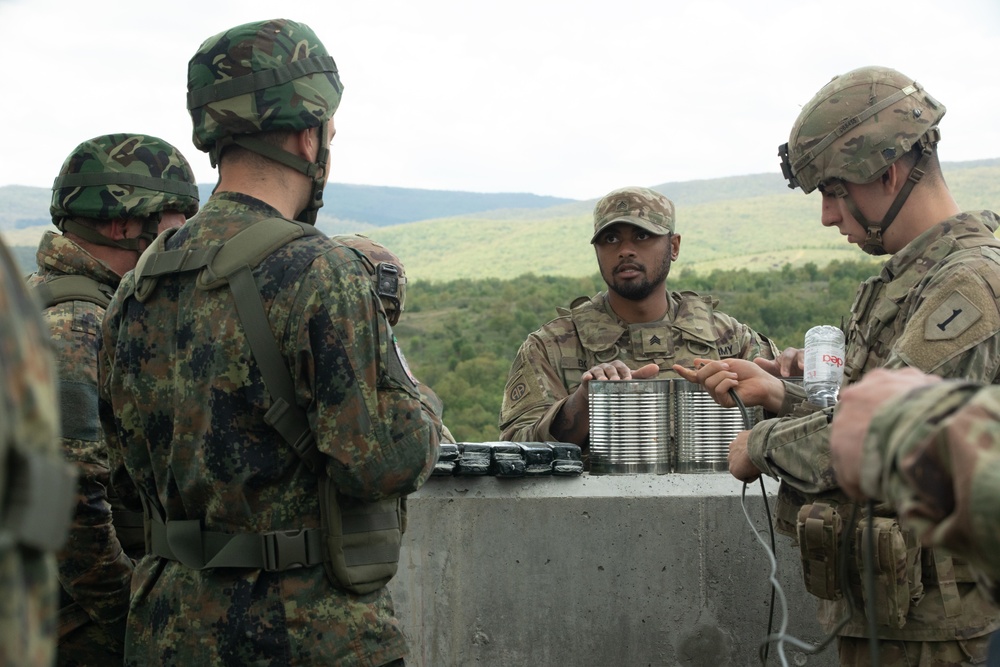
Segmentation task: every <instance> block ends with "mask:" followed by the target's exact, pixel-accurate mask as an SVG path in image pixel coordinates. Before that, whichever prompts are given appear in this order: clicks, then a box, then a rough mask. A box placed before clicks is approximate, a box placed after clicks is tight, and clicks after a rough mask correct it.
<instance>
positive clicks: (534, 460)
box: [517, 442, 553, 477]
mask: <svg viewBox="0 0 1000 667" xmlns="http://www.w3.org/2000/svg"><path fill="white" fill-rule="evenodd" d="M517 446H518V447H520V448H521V458H523V459H524V474H525V475H527V476H528V477H537V476H539V475H551V474H552V458H553V457H552V448H551V447H549V446H548V445H547V444H545V443H544V442H519V443H517Z"/></svg>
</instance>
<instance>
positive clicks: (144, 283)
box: [135, 218, 323, 472]
mask: <svg viewBox="0 0 1000 667" xmlns="http://www.w3.org/2000/svg"><path fill="white" fill-rule="evenodd" d="M322 234H323V232H321V231H319V230H318V229H316V228H315V227H313V226H312V225H307V224H305V223H301V222H294V221H291V220H285V219H284V218H266V219H264V220H260V221H258V222H256V223H254V224H253V225H251V226H250V227H247V228H246V229H244V230H242V231H240V232H239V233H238V234H236V235H235V236H233V237H232V238H231V239H229V240H227V241H226V242H225V243H223V244H221V245H215V246H210V247H205V248H197V249H191V248H187V249H178V250H166V241H167V238H169V237H168V236H166V235H161V236H160V237H158V238H157V242H156V244H154V245H153V246H151V247H150V248H149V249H148V250H147V251H146V252H144V253H143V254H142V257H140V258H139V263H138V264H136V268H135V284H136V297H137V298H138V299H139V300H140V301H143V300H145V299H147V298H149V295H150V294H152V291H153V289H154V288H155V283H156V280H157V279H158V278H159V277H160V276H163V275H166V274H170V273H185V272H188V271H200V273H199V275H198V279H197V284H198V287H199V288H201V289H214V288H216V287H220V286H222V285H224V284H227V283H228V284H229V288H230V290H231V291H232V293H233V298H234V299H235V301H236V311H237V313H238V315H239V318H240V321H241V322H242V324H243V329H244V331H245V332H246V335H247V341H248V342H249V343H250V349H251V351H252V352H253V356H254V359H255V360H256V361H257V365H258V367H259V368H260V372H261V375H262V376H263V378H264V385H265V386H266V387H267V390H268V393H270V394H271V398H272V399H273V401H274V403H273V405H272V406H271V409H270V410H268V412H267V414H265V415H264V420H265V421H266V422H267V423H268V424H269V425H271V426H272V427H273V428H274V429H275V430H277V431H278V433H279V434H280V435H281V437H282V438H283V439H284V440H285V441H286V442H287V443H288V444H289V446H291V448H292V449H293V450H294V451H295V453H296V454H298V455H299V456H300V457H301V458H302V460H303V461H305V462H306V464H307V465H308V466H309V467H310V468H311V469H313V470H315V471H316V472H320V471H321V470H322V461H321V457H320V454H319V451H318V450H317V449H316V443H315V438H314V437H313V434H312V431H311V430H310V429H309V421H308V419H307V418H306V415H305V413H304V412H303V411H302V409H301V408H299V406H298V405H297V404H296V402H295V386H294V383H293V381H292V376H291V373H290V372H289V371H288V367H287V366H286V365H285V362H284V358H283V357H282V355H281V350H280V349H279V347H278V342H277V340H276V339H275V337H274V332H273V331H271V324H270V322H269V321H268V319H267V313H266V312H265V310H264V303H263V302H262V301H261V298H260V290H259V289H258V288H257V283H256V281H255V280H254V277H253V268H254V267H255V266H257V265H258V264H260V263H261V262H262V261H263V260H264V259H265V258H267V257H268V256H269V255H270V254H271V253H273V252H275V251H276V250H278V249H279V248H281V247H282V246H284V245H286V244H287V243H289V242H291V241H293V240H295V239H297V238H301V237H303V236H313V235H322ZM154 248H155V249H154ZM150 251H152V252H150Z"/></svg>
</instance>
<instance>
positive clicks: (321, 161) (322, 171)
mask: <svg viewBox="0 0 1000 667" xmlns="http://www.w3.org/2000/svg"><path fill="white" fill-rule="evenodd" d="M329 161H330V149H329V148H328V147H327V143H326V123H322V124H320V126H319V148H318V149H317V150H316V161H315V162H313V163H312V164H313V165H315V166H317V167H318V169H316V170H315V171H314V172H313V173H312V174H311V176H312V190H311V191H310V192H309V203H308V204H306V207H305V208H304V209H302V211H301V212H300V213H299V214H298V215H297V216H296V218H295V219H296V220H298V221H299V222H304V223H306V224H307V225H315V224H316V213H317V211H319V210H320V209H321V208H323V188H325V187H326V170H327V167H328V163H329Z"/></svg>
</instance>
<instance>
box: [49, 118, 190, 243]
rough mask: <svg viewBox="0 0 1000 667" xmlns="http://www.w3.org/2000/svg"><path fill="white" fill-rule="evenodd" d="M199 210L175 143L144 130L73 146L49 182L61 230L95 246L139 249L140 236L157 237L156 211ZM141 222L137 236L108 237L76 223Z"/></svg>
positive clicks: (54, 216) (53, 210)
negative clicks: (146, 132)
mask: <svg viewBox="0 0 1000 667" xmlns="http://www.w3.org/2000/svg"><path fill="white" fill-rule="evenodd" d="M164 211H177V212H178V213H183V214H184V216H185V217H191V216H192V215H194V214H195V213H197V212H198V186H197V185H196V184H195V179H194V173H193V172H192V170H191V165H190V164H188V161H187V160H186V159H185V158H184V156H183V155H181V153H180V151H178V150H177V149H176V148H175V147H174V146H172V145H170V144H169V143H167V142H166V141H164V140H163V139H158V138H157V137H152V136H149V135H145V134H106V135H102V136H99V137H94V138H93V139H88V140H87V141H84V142H83V143H82V144H80V145H79V146H77V147H76V148H75V149H74V150H73V152H72V153H70V154H69V157H67V158H66V161H65V162H63V165H62V168H61V169H60V170H59V175H58V176H57V177H56V179H55V181H54V182H53V183H52V203H51V205H50V207H49V212H50V213H51V214H52V222H53V224H55V226H56V227H58V228H59V230H60V231H64V232H65V231H69V232H72V233H73V234H76V235H77V236H80V237H81V238H84V239H86V240H88V241H90V242H92V243H96V244H98V245H106V246H113V247H117V248H123V249H125V250H139V249H140V248H139V239H145V240H146V241H147V243H151V242H152V241H153V239H155V238H156V235H157V230H158V227H159V222H160V214H161V213H163V212H164ZM80 218H87V219H92V220H106V221H110V220H120V219H128V218H138V219H141V220H142V233H141V234H140V235H139V238H137V239H122V240H114V239H109V238H107V237H106V236H104V235H103V234H99V233H98V232H96V231H94V230H93V229H91V228H90V227H88V226H86V225H84V224H81V223H80V222H78V219H80Z"/></svg>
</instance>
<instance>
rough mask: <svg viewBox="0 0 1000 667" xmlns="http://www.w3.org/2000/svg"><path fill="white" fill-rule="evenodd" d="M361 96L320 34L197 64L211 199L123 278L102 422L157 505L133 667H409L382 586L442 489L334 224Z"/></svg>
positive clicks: (396, 358) (360, 276)
mask: <svg viewBox="0 0 1000 667" xmlns="http://www.w3.org/2000/svg"><path fill="white" fill-rule="evenodd" d="M342 92H343V85H342V84H341V81H340V74H339V72H338V68H337V64H336V62H335V61H334V59H333V57H332V56H331V55H330V54H329V53H328V51H327V49H326V47H325V46H324V45H323V43H322V42H321V41H320V40H319V38H318V37H317V36H316V34H315V33H314V32H313V30H312V29H311V28H309V26H307V25H305V24H302V23H297V22H295V21H289V20H287V19H273V20H268V21H259V22H253V23H247V24H243V25H239V26H235V27H233V28H230V29H228V30H225V31H223V32H221V33H219V34H217V35H214V36H212V37H210V38H208V39H207V40H205V42H203V43H202V45H201V46H200V47H199V48H198V50H197V51H196V53H195V54H194V56H193V57H192V58H191V60H190V62H189V64H188V109H189V111H190V113H191V118H192V123H193V128H194V141H195V145H196V146H197V147H198V148H199V149H201V150H203V151H206V152H208V153H209V154H210V156H211V157H212V161H213V163H215V164H216V165H218V168H219V181H218V184H217V186H216V189H215V192H214V193H213V195H212V197H211V198H210V199H209V200H208V201H207V202H204V204H203V205H202V208H201V210H200V211H199V213H198V214H197V215H196V216H195V217H193V218H192V219H191V220H189V221H188V222H187V223H186V224H185V225H184V226H182V227H180V228H179V229H177V230H172V231H171V232H168V233H166V234H163V235H161V236H160V237H159V238H158V239H157V241H156V243H155V244H154V245H153V246H152V247H151V248H150V249H149V251H147V252H146V253H145V254H144V255H143V256H142V258H140V261H139V263H138V264H137V265H136V268H135V270H134V271H133V272H132V273H131V274H129V275H128V276H126V278H125V279H124V280H123V281H122V285H121V286H120V287H119V290H118V292H117V293H116V294H115V298H114V300H113V301H112V302H111V305H110V306H109V308H108V312H107V315H106V317H105V319H104V322H103V325H102V330H101V335H102V339H103V346H102V348H101V350H102V356H101V379H102V383H101V388H100V401H101V417H102V423H103V424H104V427H105V433H106V435H107V438H108V441H109V448H110V449H111V450H112V452H113V453H114V454H113V457H117V458H118V459H119V460H120V461H121V462H122V463H123V465H124V468H125V471H126V472H127V478H128V479H125V478H123V480H122V481H123V482H128V481H131V483H133V484H134V486H135V488H136V490H137V493H138V495H139V497H140V499H141V506H140V507H141V509H143V510H144V512H145V517H146V525H147V528H148V535H149V553H148V554H147V555H146V556H145V557H144V558H143V559H142V560H141V561H140V562H139V563H138V564H137V566H136V570H135V574H134V577H133V582H134V583H133V590H134V591H136V595H134V596H133V598H132V605H131V608H130V609H129V616H128V629H127V633H126V640H125V659H126V664H140V665H154V664H155V665H165V666H166V665H170V666H172V665H182V666H184V667H187V666H188V665H222V664H225V665H258V664H260V665H263V664H267V665H345V666H346V665H371V666H375V665H396V664H401V663H402V661H403V659H404V656H405V655H406V642H405V638H404V636H403V633H402V630H401V628H400V626H399V623H398V621H397V620H396V619H395V617H394V614H393V607H392V600H391V598H390V595H389V592H388V590H387V588H386V586H385V584H386V583H387V582H388V581H389V579H390V578H391V577H392V576H393V574H394V573H395V572H396V568H397V564H398V562H399V549H400V545H401V532H402V509H401V504H402V503H401V500H400V499H401V497H402V496H405V495H406V494H408V493H411V492H413V491H414V490H416V489H417V488H419V487H420V485H421V484H423V482H424V481H425V480H426V479H427V478H428V477H429V476H430V474H431V472H432V470H433V467H434V464H435V463H436V461H437V456H438V442H439V438H440V433H441V421H440V415H439V414H436V413H434V411H433V410H431V409H430V408H428V407H427V406H425V405H424V404H423V403H422V402H421V397H420V392H419V390H418V387H417V383H416V382H415V381H414V380H413V379H412V377H411V376H410V375H409V373H408V372H407V371H406V362H405V359H404V358H403V356H402V353H401V352H400V350H399V348H398V346H396V345H394V344H393V341H392V336H391V333H392V328H391V325H390V324H389V322H388V320H387V318H386V313H385V310H384V309H383V308H382V307H381V305H380V303H379V300H378V296H377V295H376V294H375V292H374V291H373V290H372V288H371V282H370V277H369V274H368V271H367V270H366V267H365V264H364V261H363V259H362V258H361V257H359V255H358V254H357V253H356V252H354V251H353V250H351V249H349V248H347V247H345V246H344V245H342V244H340V243H336V242H334V241H332V240H331V239H329V238H327V237H326V236H325V235H323V234H322V233H321V232H319V231H318V230H317V229H316V228H315V227H314V226H313V225H312V222H313V221H314V219H315V214H316V211H317V209H318V208H319V207H320V206H321V205H322V203H323V200H322V192H323V188H324V185H325V183H326V180H327V174H328V168H329V164H330V163H329V159H328V156H329V144H330V139H331V138H332V137H333V134H334V122H333V116H334V113H335V112H336V110H337V107H338V105H339V104H340V99H341V94H342Z"/></svg>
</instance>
